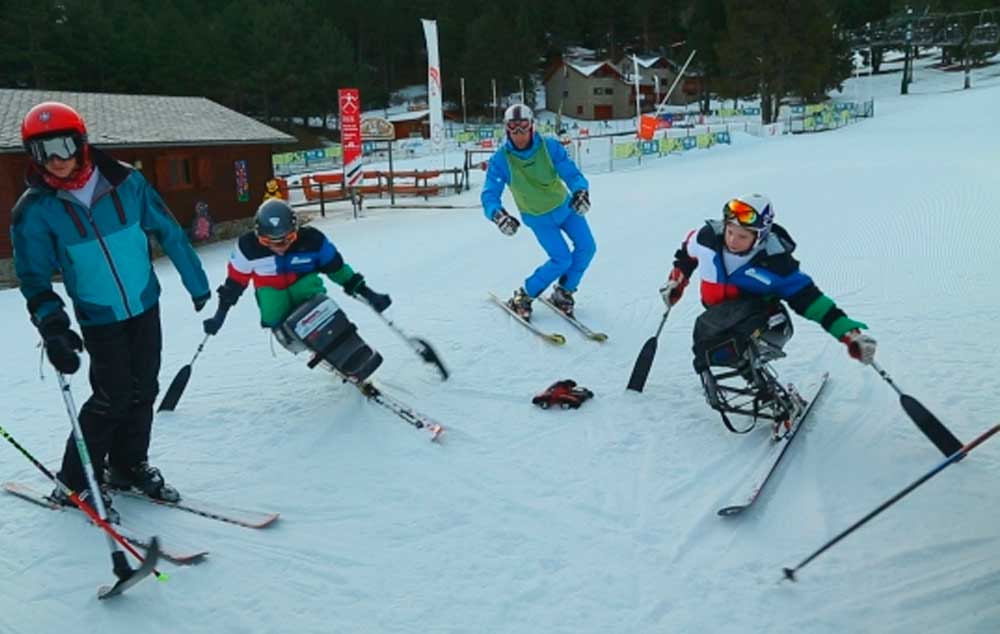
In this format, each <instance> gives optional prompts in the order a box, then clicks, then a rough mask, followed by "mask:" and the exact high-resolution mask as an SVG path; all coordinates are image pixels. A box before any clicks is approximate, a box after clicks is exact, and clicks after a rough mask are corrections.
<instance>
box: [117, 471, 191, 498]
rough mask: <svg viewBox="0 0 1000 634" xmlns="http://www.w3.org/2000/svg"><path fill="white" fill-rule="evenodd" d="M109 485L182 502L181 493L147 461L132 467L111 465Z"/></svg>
mask: <svg viewBox="0 0 1000 634" xmlns="http://www.w3.org/2000/svg"><path fill="white" fill-rule="evenodd" d="M108 486H110V487H111V488H113V489H120V490H122V491H129V490H137V491H138V492H139V493H142V494H143V495H146V496H148V497H151V498H153V499H154V500H159V501H161V502H180V500H181V494H180V493H178V492H177V489H175V488H174V487H172V486H170V485H169V484H167V483H166V481H164V479H163V475H162V474H161V473H160V470H159V469H157V468H156V467H153V466H150V464H149V463H148V462H146V461H143V462H140V463H139V464H137V465H135V466H134V467H132V468H131V469H117V468H115V467H113V466H112V467H110V469H109V471H108Z"/></svg>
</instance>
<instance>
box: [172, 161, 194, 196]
mask: <svg viewBox="0 0 1000 634" xmlns="http://www.w3.org/2000/svg"><path fill="white" fill-rule="evenodd" d="M193 184H194V181H193V180H192V179H191V161H189V160H188V159H186V158H176V159H170V187H171V188H173V189H180V188H183V187H190V186H191V185H193Z"/></svg>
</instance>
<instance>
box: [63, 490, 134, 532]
mask: <svg viewBox="0 0 1000 634" xmlns="http://www.w3.org/2000/svg"><path fill="white" fill-rule="evenodd" d="M98 488H99V489H100V490H101V501H102V502H104V517H105V518H106V519H107V520H108V523H109V524H118V523H120V522H121V519H122V518H121V516H120V515H119V514H118V511H116V510H115V509H114V507H113V506H112V505H111V504H112V502H113V501H114V500H112V499H111V493H110V492H108V489H107V485H105V484H101V485H98ZM78 495H79V496H80V500H81V501H83V502H86V503H87V504H89V505H90V506H92V507H93V508H94V510H95V511H96V510H97V507H96V506H94V505H93V504H92V503H91V499H90V487H87V488H84V489H83V491H81V492H80V493H79V494H78ZM48 497H49V499H50V500H52V501H53V502H55V503H56V504H59V505H60V506H68V507H69V508H75V507H76V504H74V503H73V500H71V499H69V497H67V496H66V494H64V493H63V492H62V489H60V488H59V487H56V488H55V489H53V490H52V493H49V496H48Z"/></svg>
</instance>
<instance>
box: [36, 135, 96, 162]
mask: <svg viewBox="0 0 1000 634" xmlns="http://www.w3.org/2000/svg"><path fill="white" fill-rule="evenodd" d="M27 145H28V150H29V151H30V152H31V158H33V159H34V160H35V162H36V163H39V164H40V165H44V164H45V163H48V162H49V160H50V159H52V158H57V159H60V160H63V161H68V160H69V159H71V158H73V157H74V156H76V155H77V154H78V153H79V152H80V150H81V149H83V148H82V145H81V143H80V140H79V137H77V136H76V135H73V134H62V135H59V136H50V137H45V138H41V139H28V142H27Z"/></svg>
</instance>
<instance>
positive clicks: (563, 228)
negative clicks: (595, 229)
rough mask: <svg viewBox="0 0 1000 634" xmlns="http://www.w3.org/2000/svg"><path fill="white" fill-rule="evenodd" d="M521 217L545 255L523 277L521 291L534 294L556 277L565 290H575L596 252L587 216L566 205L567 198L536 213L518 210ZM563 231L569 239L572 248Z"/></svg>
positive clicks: (534, 295)
mask: <svg viewBox="0 0 1000 634" xmlns="http://www.w3.org/2000/svg"><path fill="white" fill-rule="evenodd" d="M521 220H522V222H524V224H526V225H528V227H529V228H530V229H531V230H532V231H533V232H534V233H535V237H536V238H537V239H538V243H539V244H541V245H542V248H543V249H545V253H547V254H548V256H549V259H548V261H547V262H545V263H544V264H542V265H541V266H540V267H538V268H537V269H535V272H534V273H532V274H531V275H530V276H528V278H527V279H526V280H524V290H525V292H527V293H528V295H529V296H530V297H538V296H539V295H541V294H542V292H544V291H545V289H546V288H548V287H549V285H550V284H552V282H555V281H556V280H559V284H560V285H561V286H562V287H563V288H564V289H566V290H567V291H575V290H576V289H577V286H579V284H580V279H581V278H582V277H583V274H584V272H585V271H586V270H587V267H588V266H589V265H590V261H591V260H593V259H594V253H596V252H597V244H596V243H595V242H594V235H593V234H592V233H591V232H590V225H589V224H587V219H586V218H585V217H584V216H581V215H580V214H578V213H575V212H574V211H573V210H572V209H570V206H569V204H568V202H567V203H564V204H563V205H560V206H559V207H556V208H555V209H553V210H552V211H550V212H548V213H544V214H541V215H539V216H533V215H531V214H522V215H521ZM563 233H565V234H566V235H567V236H568V237H569V239H570V242H572V243H573V249H572V250H571V249H570V247H569V245H568V244H566V240H565V238H563V235H562V234H563Z"/></svg>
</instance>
